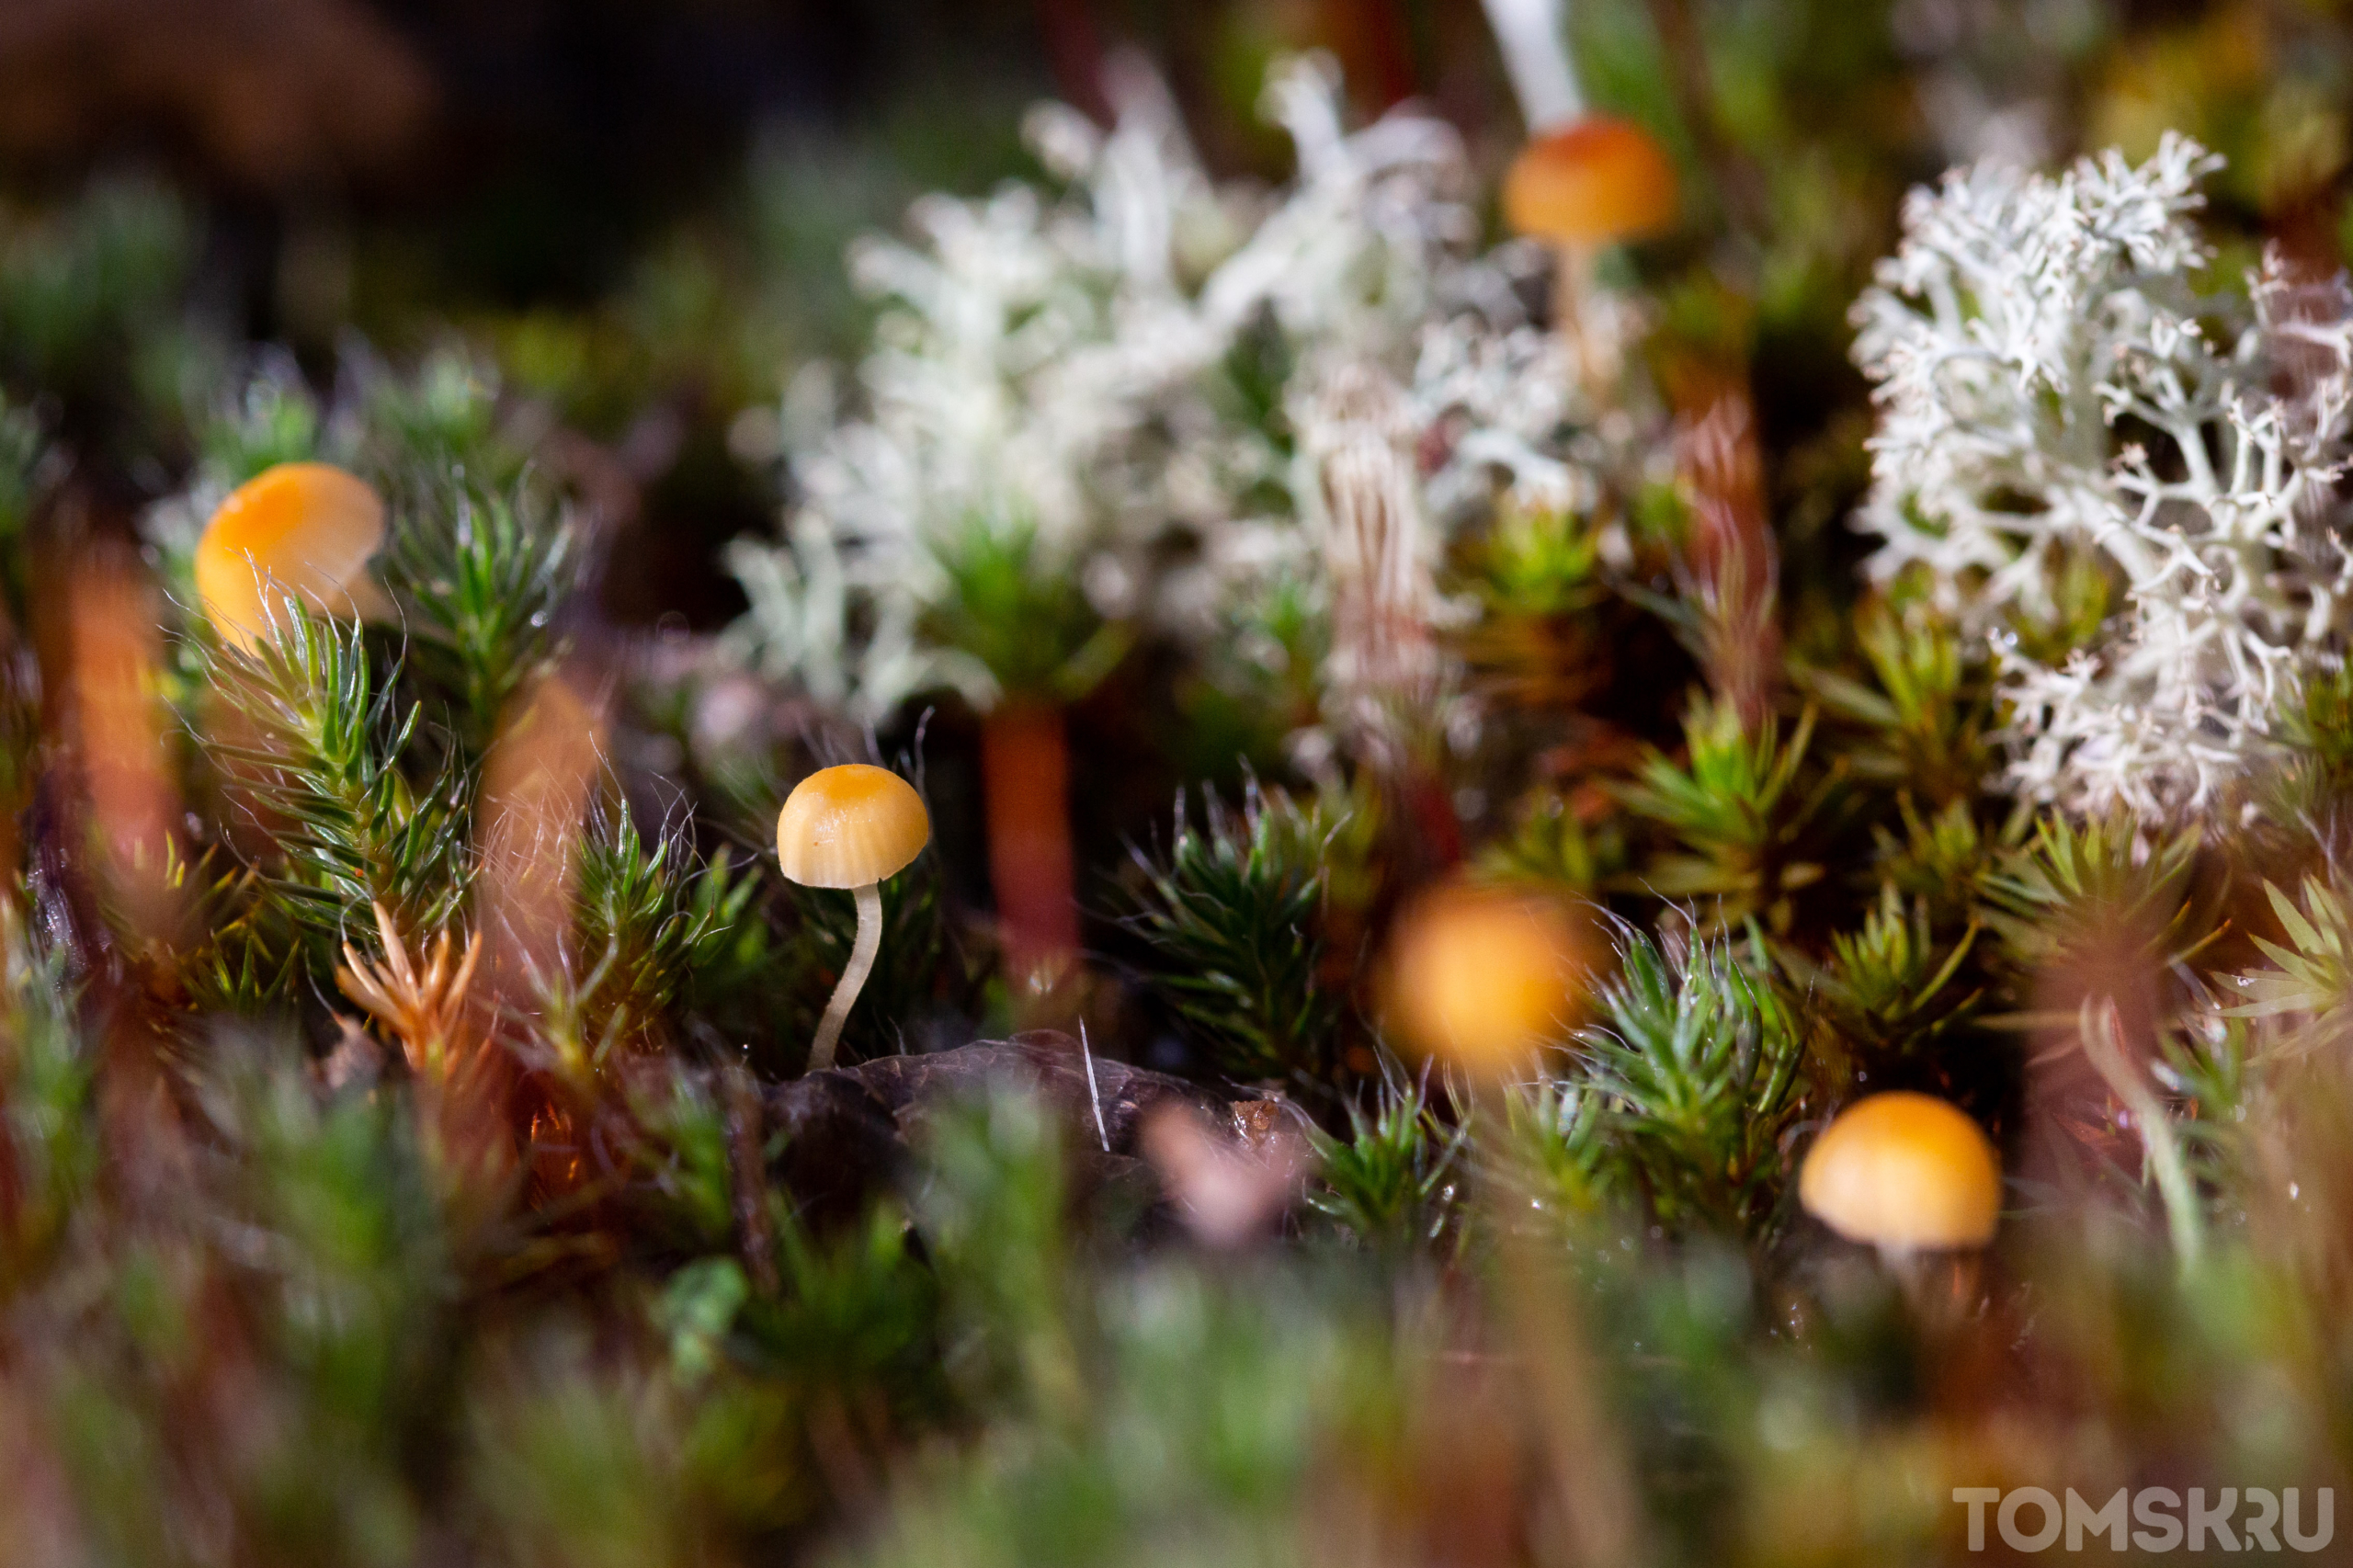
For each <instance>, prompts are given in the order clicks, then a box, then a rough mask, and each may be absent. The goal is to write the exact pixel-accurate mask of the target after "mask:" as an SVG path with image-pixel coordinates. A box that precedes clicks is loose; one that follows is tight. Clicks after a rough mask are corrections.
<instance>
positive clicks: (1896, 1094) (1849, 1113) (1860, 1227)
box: [1798, 1089, 2002, 1258]
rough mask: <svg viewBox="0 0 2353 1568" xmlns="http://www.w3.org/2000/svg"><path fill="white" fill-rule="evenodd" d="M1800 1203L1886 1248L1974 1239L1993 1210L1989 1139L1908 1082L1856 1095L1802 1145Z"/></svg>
mask: <svg viewBox="0 0 2353 1568" xmlns="http://www.w3.org/2000/svg"><path fill="white" fill-rule="evenodd" d="M1798 1200H1799V1201H1800V1202H1801V1203H1802V1204H1804V1205H1805V1209H1806V1211H1807V1212H1808V1213H1810V1214H1812V1215H1813V1217H1814V1218H1815V1219H1817V1220H1820V1221H1822V1222H1823V1223H1824V1224H1825V1225H1827V1226H1829V1227H1830V1228H1831V1229H1832V1230H1834V1231H1836V1232H1837V1233H1839V1234H1840V1235H1842V1236H1845V1237H1846V1238H1847V1240H1849V1241H1856V1242H1864V1243H1868V1244H1870V1245H1872V1246H1876V1247H1878V1248H1879V1249H1880V1251H1881V1253H1882V1254H1885V1255H1887V1256H1891V1257H1898V1258H1900V1257H1904V1256H1908V1255H1910V1254H1913V1253H1915V1252H1937V1251H1949V1250H1958V1249H1962V1248H1971V1247H1981V1246H1984V1244H1986V1243H1987V1242H1990V1241H1992V1240H1993V1239H1994V1232H1995V1227H1996V1226H1998V1225H1999V1224H2000V1223H2001V1218H2002V1166H2001V1160H2000V1157H1999V1156H1998V1155H1996V1154H1995V1152H1994V1144H1993V1141H1992V1140H1991V1139H1989V1138H1987V1137H1986V1136H1985V1133H1984V1129H1982V1128H1980V1127H1979V1126H1978V1125H1977V1123H1976V1122H1975V1121H1973V1120H1972V1119H1970V1117H1969V1116H1968V1114H1967V1113H1966V1112H1964V1111H1962V1110H1961V1108H1959V1107H1957V1106H1955V1105H1953V1104H1952V1103H1950V1102H1949V1101H1947V1100H1940V1099H1938V1098H1937V1097H1936V1096H1933V1095H1922V1094H1915V1093H1913V1092H1912V1091H1910V1090H1908V1089H1895V1090H1890V1091H1888V1092H1887V1093H1884V1094H1877V1095H1872V1096H1869V1097H1867V1098H1864V1099H1859V1100H1857V1101H1856V1102H1855V1103H1854V1104H1853V1105H1850V1106H1848V1107H1847V1108H1846V1109H1845V1110H1843V1111H1841V1112H1839V1113H1838V1115H1837V1117H1836V1119H1834V1120H1833V1121H1832V1122H1831V1123H1830V1125H1829V1126H1828V1127H1826V1128H1824V1130H1823V1132H1822V1136H1820V1137H1819V1138H1816V1139H1815V1140H1814V1141H1813V1148H1812V1149H1810V1150H1808V1151H1807V1152H1806V1156H1805V1165H1803V1167H1802V1169H1801V1170H1800V1171H1799V1173H1798Z"/></svg>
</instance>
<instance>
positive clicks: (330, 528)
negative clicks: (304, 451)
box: [196, 462, 384, 652]
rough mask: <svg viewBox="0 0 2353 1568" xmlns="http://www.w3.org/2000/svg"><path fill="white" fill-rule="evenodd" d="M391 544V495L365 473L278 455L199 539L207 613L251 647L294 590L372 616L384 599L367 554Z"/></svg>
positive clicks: (342, 612)
mask: <svg viewBox="0 0 2353 1568" xmlns="http://www.w3.org/2000/svg"><path fill="white" fill-rule="evenodd" d="M383 545H384V503H383V500H382V498H381V497H380V496H378V495H377V494H376V492H375V489H374V487H373V486H371V485H369V483H368V482H367V481H366V480H364V479H361V478H360V477H359V476H358V474H356V473H351V472H347V471H345V470H343V469H339V468H337V467H335V465H334V464H332V463H322V462H288V463H279V464H278V465H277V466H276V467H274V468H269V469H266V470H264V471H263V472H261V473H259V474H257V475H256V476H255V477H254V478H252V479H250V480H248V481H246V482H245V483H244V484H241V485H239V486H238V487H237V488H236V489H235V490H233V491H232V492H230V494H229V497H228V499H227V500H225V501H223V502H222V503H221V505H220V506H219V507H218V508H217V509H216V510H215V511H214V512H213V514H212V517H211V520H210V521H209V522H207V523H206V524H205V525H204V533H203V535H202V537H200V538H199V540H197V544H196V591H197V596H198V597H199V599H200V600H201V601H202V602H203V606H204V614H205V619H208V620H210V621H211V623H212V625H213V627H214V629H215V630H217V631H219V632H220V633H221V635H222V637H223V638H224V639H225V640H227V641H228V642H231V643H233V644H234V645H235V646H237V647H239V648H242V649H244V650H247V651H249V652H250V651H251V650H252V649H253V647H254V646H255V644H256V642H258V641H259V640H260V639H261V638H262V637H263V636H265V635H266V634H267V633H268V632H269V631H270V629H271V627H272V626H273V624H274V623H275V622H276V620H277V619H278V606H279V605H280V604H282V603H283V602H284V601H285V600H286V599H287V598H288V597H293V598H297V599H300V600H301V602H302V603H303V604H305V605H308V606H309V607H310V608H313V609H315V610H317V611H319V612H321V613H322V614H325V615H332V616H355V615H364V614H368V613H370V612H372V611H375V610H377V609H379V608H381V606H382V605H383V595H382V592H381V590H380V589H378V588H377V586H376V585H375V584H374V583H373V582H372V581H370V580H369V576H368V562H369V561H370V560H371V559H373V557H374V556H375V554H376V552H377V551H380V550H381V549H382V548H383Z"/></svg>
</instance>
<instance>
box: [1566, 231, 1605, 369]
mask: <svg viewBox="0 0 2353 1568" xmlns="http://www.w3.org/2000/svg"><path fill="white" fill-rule="evenodd" d="M1597 259H1600V252H1597V250H1596V247H1593V244H1581V243H1570V240H1564V243H1560V244H1555V247H1553V332H1558V335H1560V339H1563V344H1567V348H1570V368H1572V374H1574V377H1576V384H1579V386H1581V389H1584V391H1586V395H1591V398H1593V400H1602V398H1605V395H1607V391H1609V386H1607V381H1609V374H1607V365H1602V356H1597V353H1596V344H1593V335H1591V332H1588V330H1586V299H1588V297H1591V294H1593V273H1596V261H1597Z"/></svg>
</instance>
